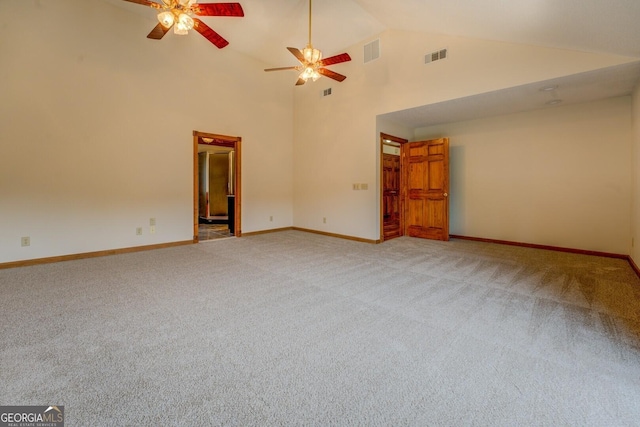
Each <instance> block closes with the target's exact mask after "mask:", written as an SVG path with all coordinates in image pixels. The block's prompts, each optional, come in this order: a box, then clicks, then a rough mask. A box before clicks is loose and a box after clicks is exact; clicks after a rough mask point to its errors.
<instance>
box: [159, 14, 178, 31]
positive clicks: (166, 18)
mask: <svg viewBox="0 0 640 427" xmlns="http://www.w3.org/2000/svg"><path fill="white" fill-rule="evenodd" d="M158 21H160V23H161V24H162V26H163V27H165V28H171V26H172V25H173V24H174V22H175V18H174V16H173V13H171V12H169V11H167V10H165V11H164V12H160V13H159V14H158Z"/></svg>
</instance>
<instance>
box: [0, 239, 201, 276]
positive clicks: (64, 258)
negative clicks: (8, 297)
mask: <svg viewBox="0 0 640 427" xmlns="http://www.w3.org/2000/svg"><path fill="white" fill-rule="evenodd" d="M194 243H197V242H196V241H195V240H182V241H177V242H168V243H159V244H155V245H145V246H132V247H128V248H119V249H109V250H103V251H95V252H83V253H78V254H69V255H59V256H52V257H46V258H33V259H25V260H20V261H10V262H3V263H0V270H3V269H8V268H17V267H28V266H31V265H40V264H51V263H56V262H63V261H73V260H78V259H86V258H97V257H102V256H109V255H120V254H126V253H132V252H142V251H150V250H155V249H163V248H170V247H173V246H183V245H191V244H194Z"/></svg>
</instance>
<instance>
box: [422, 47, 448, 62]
mask: <svg viewBox="0 0 640 427" xmlns="http://www.w3.org/2000/svg"><path fill="white" fill-rule="evenodd" d="M446 58H447V49H440V50H436V51H435V52H431V53H427V54H426V55H425V56H424V63H425V64H428V63H430V62H434V61H439V60H441V59H446Z"/></svg>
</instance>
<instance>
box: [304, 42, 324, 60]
mask: <svg viewBox="0 0 640 427" xmlns="http://www.w3.org/2000/svg"><path fill="white" fill-rule="evenodd" d="M302 56H304V60H305V61H307V62H309V63H311V64H315V63H316V62H318V61H320V60H321V59H322V52H320V51H319V50H318V49H314V48H313V46H311V45H307V47H305V48H304V49H302Z"/></svg>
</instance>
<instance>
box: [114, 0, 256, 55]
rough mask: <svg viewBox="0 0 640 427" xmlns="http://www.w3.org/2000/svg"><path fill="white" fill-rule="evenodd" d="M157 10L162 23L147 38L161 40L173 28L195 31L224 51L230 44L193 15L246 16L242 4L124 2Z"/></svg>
mask: <svg viewBox="0 0 640 427" xmlns="http://www.w3.org/2000/svg"><path fill="white" fill-rule="evenodd" d="M124 1H128V2H131V3H138V4H141V5H144V6H149V7H151V8H153V9H157V10H159V11H160V12H159V13H158V21H160V23H159V24H158V25H156V26H155V28H154V29H153V30H151V32H150V33H149V34H148V35H147V38H150V39H154V40H160V39H161V38H162V37H164V35H165V34H167V32H168V31H169V30H170V29H171V27H173V32H174V33H175V34H179V35H185V34H187V33H188V32H189V30H191V29H195V30H196V31H197V32H199V33H200V34H202V35H203V36H204V37H205V38H206V39H207V40H209V41H210V42H211V43H213V44H214V45H216V46H217V47H218V48H219V49H222V48H223V47H225V46H226V45H228V44H229V42H228V41H227V40H225V39H224V38H223V37H222V36H221V35H220V34H218V33H216V32H215V31H213V30H212V29H211V28H209V26H208V25H207V24H205V23H204V22H202V21H201V20H200V19H198V18H194V17H192V15H198V16H244V11H243V10H242V6H241V5H240V3H196V0H162V3H156V2H153V1H150V0H124Z"/></svg>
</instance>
